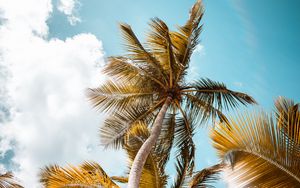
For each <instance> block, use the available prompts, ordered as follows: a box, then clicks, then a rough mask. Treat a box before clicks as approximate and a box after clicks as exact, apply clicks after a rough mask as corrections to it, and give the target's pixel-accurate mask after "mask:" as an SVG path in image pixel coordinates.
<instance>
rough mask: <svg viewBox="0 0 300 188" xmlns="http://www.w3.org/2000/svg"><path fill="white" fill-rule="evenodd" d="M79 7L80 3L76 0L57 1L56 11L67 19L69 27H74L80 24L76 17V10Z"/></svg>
mask: <svg viewBox="0 0 300 188" xmlns="http://www.w3.org/2000/svg"><path fill="white" fill-rule="evenodd" d="M79 6H80V3H79V2H78V1H77V0H59V2H58V5H57V9H58V10H59V11H60V12H62V13H64V14H65V15H66V16H67V17H68V21H69V23H70V24H71V25H75V24H76V23H78V22H81V19H80V18H79V17H78V16H77V8H78V7H79Z"/></svg>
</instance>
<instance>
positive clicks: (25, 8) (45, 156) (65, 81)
mask: <svg viewBox="0 0 300 188" xmlns="http://www.w3.org/2000/svg"><path fill="white" fill-rule="evenodd" d="M0 10H1V12H2V13H1V20H5V21H3V22H2V23H1V24H2V25H1V26H0V83H1V85H0V99H1V102H0V117H3V118H2V119H3V121H0V137H1V142H0V143H1V144H0V151H2V153H1V155H2V158H3V157H4V155H5V154H6V153H8V152H9V151H13V155H12V156H11V161H12V162H13V163H14V165H13V167H14V168H13V169H7V168H10V166H8V165H7V164H2V165H0V167H1V168H2V169H3V168H6V170H13V171H14V173H15V174H16V176H17V177H18V178H19V179H20V180H21V182H22V184H23V185H24V186H25V187H32V188H34V187H39V186H40V185H39V184H38V177H37V174H38V172H39V169H40V168H41V167H43V166H44V165H48V164H50V163H51V164H53V163H58V164H60V165H66V164H67V162H68V163H72V164H78V163H79V162H82V161H83V160H94V161H97V162H100V163H101V165H102V166H103V167H104V168H105V169H106V170H107V172H108V173H110V174H112V175H115V174H120V173H122V170H120V167H118V166H119V165H120V164H125V157H124V155H123V153H120V152H113V151H105V155H104V154H103V153H104V152H103V149H102V148H101V147H99V144H98V143H99V141H98V140H99V139H98V135H97V129H98V126H99V124H101V121H102V119H103V118H104V115H101V114H97V113H96V112H95V110H93V109H92V108H91V107H90V105H89V103H88V101H87V100H86V98H85V96H84V91H85V88H86V87H88V86H95V85H98V84H100V83H101V81H102V80H103V79H104V78H103V77H102V76H101V75H100V74H99V67H100V66H101V64H103V63H104V58H103V56H104V52H103V48H102V43H101V41H100V40H98V39H97V38H96V37H95V36H94V35H92V34H88V33H82V34H78V35H76V36H72V37H69V38H67V39H66V40H59V39H46V38H47V36H48V26H47V24H46V21H47V19H48V18H49V16H50V14H51V12H52V4H51V1H50V0H38V1H37V0H28V1H18V0H10V1H6V2H5V3H4V2H2V1H0ZM2 83H4V84H3V85H2ZM4 117H5V118H4ZM8 117H9V118H8ZM4 119H5V121H4ZM0 157H1V156H0ZM116 161H119V162H120V163H116ZM113 173H115V174H113Z"/></svg>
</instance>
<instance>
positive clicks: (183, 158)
mask: <svg viewBox="0 0 300 188" xmlns="http://www.w3.org/2000/svg"><path fill="white" fill-rule="evenodd" d="M193 155H194V154H193V153H191V151H190V147H189V146H183V147H181V148H180V154H178V155H177V159H176V164H175V167H176V172H177V176H176V179H175V182H174V183H173V185H172V186H171V187H172V188H181V187H182V186H183V185H184V184H186V180H187V179H188V178H189V177H191V171H190V167H191V166H194V165H193V164H191V163H194V162H193V161H191V159H193V158H194V156H193ZM189 172H190V173H189Z"/></svg>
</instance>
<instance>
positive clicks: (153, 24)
mask: <svg viewBox="0 0 300 188" xmlns="http://www.w3.org/2000/svg"><path fill="white" fill-rule="evenodd" d="M202 16H203V7H202V4H201V1H200V0H198V1H197V2H196V4H195V5H194V6H193V8H192V9H191V11H190V17H189V19H188V21H187V22H186V24H185V25H184V26H181V27H178V31H170V30H169V28H168V27H167V25H166V24H165V23H164V22H163V21H162V20H160V19H159V18H154V19H152V20H151V21H150V24H149V25H150V28H151V29H150V32H149V33H148V35H147V41H146V42H145V44H144V45H142V44H141V42H140V41H139V40H138V39H137V37H136V35H135V34H134V32H133V31H132V29H131V27H130V26H129V25H127V24H121V25H120V28H121V31H122V34H123V37H124V39H125V48H126V50H127V51H128V52H127V53H126V54H125V55H122V56H113V57H110V58H108V63H107V64H106V65H105V67H104V69H103V73H104V74H106V75H108V76H109V77H110V79H108V80H106V81H105V83H103V84H102V85H101V86H100V87H98V88H96V89H89V91H88V96H89V98H90V99H91V101H92V103H93V104H94V106H95V107H97V108H98V109H100V110H102V111H105V112H113V115H111V116H110V117H109V118H108V119H107V120H106V121H105V123H104V126H103V127H102V128H101V130H100V132H101V138H102V143H103V144H104V145H105V146H106V147H109V146H111V147H114V148H120V147H121V146H123V145H124V144H125V140H126V139H125V138H124V135H126V132H128V131H129V130H130V129H131V128H132V127H133V126H134V125H135V124H136V123H137V122H140V121H142V122H145V123H146V124H147V125H149V126H151V134H150V136H149V138H148V139H147V140H146V141H145V142H144V144H143V146H142V147H141V148H140V150H139V152H138V153H137V155H136V157H135V160H134V162H133V164H132V166H131V171H130V175H129V183H128V187H129V188H133V187H135V188H136V187H138V186H139V180H140V177H141V172H142V169H143V166H144V163H145V161H146V159H147V157H148V155H149V153H150V152H151V149H152V148H153V146H154V145H155V144H156V143H157V139H158V137H159V135H160V133H161V128H162V122H163V120H164V118H165V117H166V114H176V115H175V116H174V117H172V119H173V120H174V121H175V125H176V126H174V127H169V128H168V129H169V130H170V131H171V132H173V133H174V134H173V135H171V137H172V136H175V145H176V146H177V147H178V148H179V150H187V151H178V152H177V153H178V154H180V153H182V152H188V153H189V154H188V155H187V156H188V160H182V161H181V162H185V161H188V163H187V162H186V163H185V164H182V165H183V166H184V168H185V169H186V170H188V171H189V172H190V173H191V172H192V171H193V166H194V153H195V147H194V142H193V139H192V137H193V134H194V129H195V128H196V126H195V125H196V124H197V123H199V122H202V123H203V122H205V121H207V120H208V119H210V118H211V117H212V118H213V119H214V118H219V119H220V120H221V121H224V120H225V121H226V118H225V116H224V115H223V113H222V112H221V111H222V110H223V109H224V108H225V109H228V108H230V107H232V108H235V107H237V106H238V104H239V103H241V104H244V105H246V104H252V103H255V101H254V99H253V98H251V97H250V96H248V95H246V94H244V93H240V92H235V91H232V90H229V89H227V87H226V86H225V85H224V84H223V83H219V82H215V81H212V80H210V79H207V78H202V79H199V80H197V81H196V82H194V83H187V82H186V81H185V76H186V75H187V72H188V67H189V62H190V57H191V55H192V53H193V50H194V49H195V48H196V46H197V45H198V44H199V35H200V32H201V29H202V25H200V21H201V18H202ZM170 122H171V121H170ZM171 129H172V130H171ZM186 148H188V149H186Z"/></svg>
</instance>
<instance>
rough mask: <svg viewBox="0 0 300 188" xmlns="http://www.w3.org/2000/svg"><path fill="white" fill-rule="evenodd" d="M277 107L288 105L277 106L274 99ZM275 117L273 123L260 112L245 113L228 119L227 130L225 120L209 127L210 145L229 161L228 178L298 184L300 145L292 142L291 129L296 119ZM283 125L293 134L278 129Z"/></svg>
mask: <svg viewBox="0 0 300 188" xmlns="http://www.w3.org/2000/svg"><path fill="white" fill-rule="evenodd" d="M281 104H283V103H281ZM284 104H287V103H284ZM281 106H284V105H281ZM288 106H290V105H288ZM277 109H278V112H279V114H280V113H281V112H282V113H284V111H285V112H286V110H285V109H289V108H278V102H277ZM277 114H278V113H277ZM286 115H287V117H288V119H296V118H297V116H298V115H297V113H294V111H291V112H290V113H288V114H286ZM295 116H296V117H295ZM277 117H278V116H277ZM279 117H280V116H279ZM277 120H279V121H277V122H276V123H275V122H274V118H273V117H272V116H269V115H266V114H264V113H254V114H248V113H246V114H243V115H239V116H238V117H237V118H235V119H231V120H230V121H229V124H230V126H231V129H230V130H229V129H227V128H226V124H227V123H221V124H220V125H219V126H217V127H216V129H215V130H213V132H212V139H213V142H214V143H213V145H214V147H215V148H216V149H217V151H218V155H219V157H220V158H221V159H223V160H226V161H228V162H229V163H230V164H231V165H232V169H228V170H227V171H226V172H227V173H228V180H229V182H231V183H232V182H233V183H235V185H236V186H240V187H249V186H260V187H297V186H300V158H299V156H300V150H299V147H300V146H299V144H297V143H295V142H294V136H296V137H299V136H300V134H299V131H295V130H297V129H298V126H299V124H297V122H298V121H296V122H295V121H289V122H290V124H286V122H285V121H282V120H281V119H280V118H277ZM292 122H293V124H291V123H292ZM285 126H288V129H287V130H289V131H287V132H293V134H292V135H293V136H290V135H289V134H286V132H283V131H282V127H285ZM297 134H298V135H297Z"/></svg>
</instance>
